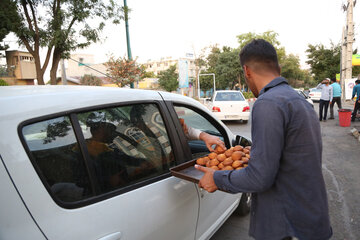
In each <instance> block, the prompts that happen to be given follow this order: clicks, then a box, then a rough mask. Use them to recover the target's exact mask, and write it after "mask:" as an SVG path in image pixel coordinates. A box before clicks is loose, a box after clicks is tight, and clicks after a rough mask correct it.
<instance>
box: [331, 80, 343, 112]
mask: <svg viewBox="0 0 360 240" xmlns="http://www.w3.org/2000/svg"><path fill="white" fill-rule="evenodd" d="M331 82H332V83H331V85H330V86H331V87H332V89H333V91H332V92H333V99H332V101H331V102H330V117H329V119H334V105H335V103H336V104H337V106H338V109H341V108H342V107H341V86H340V84H339V83H337V82H336V78H332V79H331Z"/></svg>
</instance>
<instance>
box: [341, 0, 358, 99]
mask: <svg viewBox="0 0 360 240" xmlns="http://www.w3.org/2000/svg"><path fill="white" fill-rule="evenodd" d="M355 4H356V0H355V1H353V0H348V2H347V5H346V6H345V5H344V6H343V9H344V11H346V13H347V14H346V30H345V31H343V35H345V37H344V38H343V41H344V44H345V46H344V48H343V47H342V50H345V51H344V52H345V54H344V53H343V52H342V57H343V58H342V59H341V63H343V64H344V65H342V66H341V68H342V69H341V70H342V71H341V73H343V74H342V76H341V88H342V89H343V90H345V89H344V88H345V87H344V86H345V79H351V78H352V54H353V47H352V46H353V42H354V22H353V9H354V6H355ZM344 32H345V34H344ZM344 55H345V56H344ZM343 59H344V60H343ZM342 95H343V96H342V97H343V99H344V96H345V91H342Z"/></svg>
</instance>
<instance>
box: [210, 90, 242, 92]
mask: <svg viewBox="0 0 360 240" xmlns="http://www.w3.org/2000/svg"><path fill="white" fill-rule="evenodd" d="M215 92H240V91H239V90H218V91H215Z"/></svg>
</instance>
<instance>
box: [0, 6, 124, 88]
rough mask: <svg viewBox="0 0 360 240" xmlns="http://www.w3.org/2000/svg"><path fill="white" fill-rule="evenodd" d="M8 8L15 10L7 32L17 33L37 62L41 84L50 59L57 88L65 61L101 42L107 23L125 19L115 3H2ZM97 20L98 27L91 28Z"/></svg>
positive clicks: (53, 81)
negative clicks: (41, 50)
mask: <svg viewBox="0 0 360 240" xmlns="http://www.w3.org/2000/svg"><path fill="white" fill-rule="evenodd" d="M1 1H6V3H5V5H6V6H5V7H6V8H13V9H15V10H16V12H14V11H13V12H11V14H10V16H8V15H7V16H5V18H6V19H7V20H9V21H8V26H7V29H9V30H10V31H12V32H14V33H15V35H16V36H17V37H18V39H19V42H20V43H21V44H23V45H24V46H25V47H26V49H27V50H28V51H29V53H31V55H32V56H33V57H34V60H35V68H36V74H37V80H38V83H39V84H41V85H43V84H44V73H45V70H46V69H47V67H48V65H49V62H50V56H51V55H52V66H51V69H50V81H51V84H56V71H57V68H58V65H59V61H60V59H61V58H68V57H69V55H70V51H73V50H75V49H78V48H84V47H87V46H89V45H90V44H91V43H94V42H97V41H98V40H100V37H99V33H100V32H101V31H102V29H103V28H104V26H105V23H104V21H105V20H107V19H110V18H111V19H113V22H114V23H118V22H119V21H120V19H122V18H123V14H122V13H121V11H123V10H124V9H122V8H120V7H119V6H118V5H117V4H115V1H113V0H109V1H101V0H1ZM91 19H96V20H99V21H92V22H97V23H96V26H95V25H93V24H90V22H91V21H89V20H91ZM42 48H47V51H46V56H45V60H44V61H43V63H42V61H41V59H40V49H42Z"/></svg>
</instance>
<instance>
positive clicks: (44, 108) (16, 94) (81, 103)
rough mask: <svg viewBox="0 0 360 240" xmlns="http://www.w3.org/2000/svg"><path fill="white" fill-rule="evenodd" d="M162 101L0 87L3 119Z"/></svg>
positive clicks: (145, 93) (141, 93) (82, 89)
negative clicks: (109, 105) (125, 103)
mask: <svg viewBox="0 0 360 240" xmlns="http://www.w3.org/2000/svg"><path fill="white" fill-rule="evenodd" d="M138 100H142V101H144V100H145V101H146V100H162V97H161V96H160V94H159V92H157V91H150V90H137V89H125V88H114V87H92V86H8V87H0V118H9V117H11V116H12V117H16V116H17V115H22V116H23V117H26V116H30V117H37V116H43V115H48V114H52V113H57V112H62V111H69V110H73V109H80V108H85V107H89V106H96V105H103V104H111V103H116V102H126V101H138Z"/></svg>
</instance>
